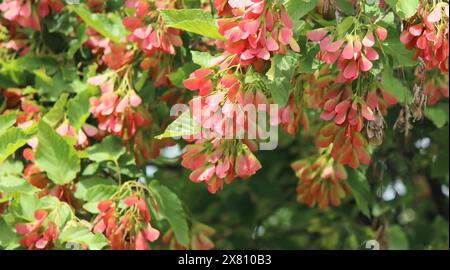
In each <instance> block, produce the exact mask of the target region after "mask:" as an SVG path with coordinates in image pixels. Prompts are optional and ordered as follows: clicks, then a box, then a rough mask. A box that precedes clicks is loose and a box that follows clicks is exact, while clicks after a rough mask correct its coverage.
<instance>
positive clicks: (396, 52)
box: [383, 31, 418, 68]
mask: <svg viewBox="0 0 450 270" xmlns="http://www.w3.org/2000/svg"><path fill="white" fill-rule="evenodd" d="M383 50H384V51H385V53H386V54H388V55H390V56H391V57H392V58H393V59H394V65H393V67H394V68H397V67H414V66H416V65H417V63H418V61H417V60H413V55H414V51H412V50H407V49H406V47H405V44H403V43H401V42H400V34H399V33H397V31H389V36H388V38H387V39H386V40H385V41H384V42H383Z"/></svg>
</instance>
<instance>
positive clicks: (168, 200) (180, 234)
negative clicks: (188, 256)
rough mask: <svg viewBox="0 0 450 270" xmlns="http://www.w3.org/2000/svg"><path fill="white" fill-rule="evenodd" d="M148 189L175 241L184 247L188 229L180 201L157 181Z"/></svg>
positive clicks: (186, 241) (187, 240) (187, 239)
mask: <svg viewBox="0 0 450 270" xmlns="http://www.w3.org/2000/svg"><path fill="white" fill-rule="evenodd" d="M149 188H150V190H151V191H152V192H153V194H154V196H155V199H156V203H157V204H158V210H159V211H158V213H159V214H160V215H161V216H162V218H164V219H166V220H167V221H168V222H169V224H170V226H171V227H172V230H173V232H174V234H175V237H176V239H177V241H178V242H179V243H180V244H182V245H186V244H187V243H188V242H189V227H188V224H187V220H186V213H185V212H184V210H183V206H182V203H181V201H180V199H179V198H178V196H177V195H176V194H175V193H174V192H172V191H171V190H170V189H169V188H167V187H166V186H163V185H161V184H159V182H158V181H152V182H151V183H150V184H149Z"/></svg>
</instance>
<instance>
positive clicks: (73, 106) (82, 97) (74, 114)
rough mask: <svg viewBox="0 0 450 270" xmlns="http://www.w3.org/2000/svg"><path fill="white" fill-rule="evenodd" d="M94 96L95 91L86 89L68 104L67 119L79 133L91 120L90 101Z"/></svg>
mask: <svg viewBox="0 0 450 270" xmlns="http://www.w3.org/2000/svg"><path fill="white" fill-rule="evenodd" d="M93 95H94V91H91V90H90V89H86V90H84V91H82V92H80V93H78V95H76V96H75V97H74V98H73V99H71V100H69V102H68V103H67V118H68V119H69V122H70V124H71V125H72V127H73V128H74V129H75V130H76V131H78V130H80V129H81V127H82V126H83V124H84V123H85V122H86V120H87V119H88V118H89V115H90V112H89V108H90V103H89V99H90V98H91V97H92V96H93Z"/></svg>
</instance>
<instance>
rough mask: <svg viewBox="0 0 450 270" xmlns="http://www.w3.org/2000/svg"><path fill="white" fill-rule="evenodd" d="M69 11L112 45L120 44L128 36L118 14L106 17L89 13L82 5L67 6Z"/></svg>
mask: <svg viewBox="0 0 450 270" xmlns="http://www.w3.org/2000/svg"><path fill="white" fill-rule="evenodd" d="M68 8H69V10H70V11H71V12H75V13H76V14H77V15H78V16H80V17H81V18H82V19H83V21H84V22H85V23H86V24H87V25H88V26H89V27H92V28H93V29H95V31H97V32H98V33H100V34H101V35H102V36H104V37H107V38H109V39H110V40H111V41H113V42H114V43H120V42H122V41H124V40H125V39H126V37H127V36H128V31H127V29H126V28H125V26H124V25H123V23H122V19H121V17H120V16H119V15H118V14H115V13H111V14H108V15H105V14H101V13H91V11H89V9H87V8H86V7H85V6H84V5H81V4H77V5H69V6H68Z"/></svg>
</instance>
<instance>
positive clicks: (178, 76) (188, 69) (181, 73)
mask: <svg viewBox="0 0 450 270" xmlns="http://www.w3.org/2000/svg"><path fill="white" fill-rule="evenodd" d="M197 68H198V65H196V64H193V63H186V64H184V65H183V66H182V67H180V68H179V69H177V71H175V72H172V73H170V74H169V79H170V81H171V82H172V83H173V85H175V86H177V87H180V88H184V85H183V81H184V80H185V79H187V78H189V75H190V74H191V73H192V72H194V71H195V70H196V69H197Z"/></svg>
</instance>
